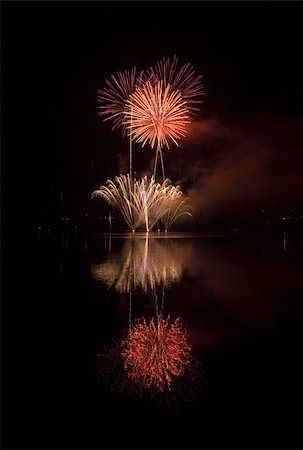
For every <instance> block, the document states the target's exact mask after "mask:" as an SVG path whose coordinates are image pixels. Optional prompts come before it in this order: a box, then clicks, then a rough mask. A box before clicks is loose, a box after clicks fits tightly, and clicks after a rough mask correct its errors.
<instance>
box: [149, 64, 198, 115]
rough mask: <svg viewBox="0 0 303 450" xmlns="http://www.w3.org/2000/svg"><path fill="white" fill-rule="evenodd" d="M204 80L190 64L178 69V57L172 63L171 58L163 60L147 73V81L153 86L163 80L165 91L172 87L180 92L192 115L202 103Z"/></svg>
mask: <svg viewBox="0 0 303 450" xmlns="http://www.w3.org/2000/svg"><path fill="white" fill-rule="evenodd" d="M202 78H203V77H202V75H198V76H197V75H195V71H194V68H193V66H192V65H191V64H189V63H187V64H184V65H183V66H181V67H180V68H178V59H177V57H176V55H175V56H174V58H173V60H172V61H171V60H170V58H166V59H165V58H162V60H161V61H158V62H157V64H156V66H155V67H150V69H149V70H148V71H147V73H146V79H148V80H149V81H150V82H151V83H152V84H153V85H156V84H157V83H158V82H159V81H160V80H161V81H162V82H163V88H164V89H166V87H167V86H170V87H171V89H172V90H173V91H179V92H180V93H181V96H182V99H183V100H185V101H186V107H187V109H188V111H189V113H190V114H191V115H193V114H194V112H195V111H198V109H199V108H197V104H199V103H202V101H201V100H199V99H198V97H200V96H201V95H203V94H204V92H203V85H202V83H201V80H202Z"/></svg>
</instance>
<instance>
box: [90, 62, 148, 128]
mask: <svg viewBox="0 0 303 450" xmlns="http://www.w3.org/2000/svg"><path fill="white" fill-rule="evenodd" d="M142 77H143V71H141V72H140V73H139V75H138V76H137V74H136V67H134V68H133V69H131V70H124V71H123V72H122V71H120V72H117V73H115V74H113V75H111V79H110V80H106V81H105V87H104V88H103V90H102V89H99V90H98V101H99V103H100V106H98V108H97V109H98V114H99V116H101V117H103V121H107V120H112V121H113V127H112V129H113V130H114V129H116V128H122V132H123V135H125V132H126V126H125V125H124V124H123V121H124V114H123V111H124V109H125V104H126V101H127V100H128V99H129V97H130V95H131V94H132V93H133V92H134V91H135V88H136V86H140V85H141V84H142Z"/></svg>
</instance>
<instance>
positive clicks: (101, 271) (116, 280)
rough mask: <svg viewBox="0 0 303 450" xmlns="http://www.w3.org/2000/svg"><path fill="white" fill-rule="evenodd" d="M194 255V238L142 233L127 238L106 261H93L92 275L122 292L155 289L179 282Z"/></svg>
mask: <svg viewBox="0 0 303 450" xmlns="http://www.w3.org/2000/svg"><path fill="white" fill-rule="evenodd" d="M191 255H192V244H191V242H187V241H184V240H182V243H181V242H178V241H177V240H175V239H174V240H170V239H157V238H156V239H155V238H149V237H148V236H146V237H145V239H144V238H141V237H139V236H138V237H137V238H136V239H127V240H126V241H125V243H124V246H123V247H122V250H121V251H120V252H119V253H118V254H116V255H112V254H110V255H109V256H108V259H107V260H106V261H105V262H102V263H92V264H91V273H92V278H93V279H94V280H96V281H100V282H102V283H105V284H106V286H107V287H108V288H112V287H113V288H114V289H115V290H116V291H117V292H119V293H130V292H133V291H134V290H136V289H138V288H141V289H142V290H143V291H144V292H145V293H148V292H149V291H150V292H154V291H155V289H156V287H157V286H162V287H165V288H167V287H169V286H170V285H171V284H172V283H176V282H178V280H180V278H181V276H182V273H183V269H184V267H185V266H186V263H187V261H189V260H190V258H191Z"/></svg>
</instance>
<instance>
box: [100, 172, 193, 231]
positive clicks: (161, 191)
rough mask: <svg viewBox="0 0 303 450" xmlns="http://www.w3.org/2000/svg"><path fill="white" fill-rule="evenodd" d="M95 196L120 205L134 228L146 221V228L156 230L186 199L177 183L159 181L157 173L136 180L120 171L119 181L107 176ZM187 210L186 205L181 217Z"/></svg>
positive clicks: (132, 228)
mask: <svg viewBox="0 0 303 450" xmlns="http://www.w3.org/2000/svg"><path fill="white" fill-rule="evenodd" d="M92 196H93V197H96V196H99V197H101V198H103V199H104V200H105V201H106V202H107V203H109V204H110V205H111V206H113V207H115V208H117V209H118V210H119V211H120V212H121V214H122V216H123V218H124V220H125V222H126V223H127V224H128V226H129V228H130V230H136V229H137V228H138V227H139V226H142V225H144V224H145V228H146V231H150V230H152V228H153V227H154V225H155V224H156V223H157V222H158V221H159V220H160V219H161V218H162V217H163V216H164V215H165V214H167V213H169V211H170V209H171V208H172V207H174V208H175V207H176V202H177V201H179V202H182V200H181V199H183V193H182V191H181V189H180V186H173V185H172V184H171V181H170V180H169V179H166V180H165V181H164V182H163V183H162V184H160V183H156V182H155V179H154V177H152V178H151V179H148V178H147V176H145V177H142V178H141V180H136V179H134V180H132V179H131V178H130V177H129V175H127V176H126V175H120V176H119V177H116V178H115V181H112V180H107V182H106V186H101V187H100V189H99V190H96V191H94V192H93V194H92ZM185 214H190V213H189V212H188V211H187V210H185V208H184V210H183V211H182V212H180V214H179V215H178V217H180V216H181V215H185ZM169 216H171V214H170V215H169ZM176 218H177V216H175V219H176Z"/></svg>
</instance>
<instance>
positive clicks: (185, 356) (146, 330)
mask: <svg viewBox="0 0 303 450" xmlns="http://www.w3.org/2000/svg"><path fill="white" fill-rule="evenodd" d="M169 321H170V317H169V316H168V317H167V319H164V318H163V317H162V315H161V314H160V315H159V317H157V319H156V320H155V319H154V318H152V319H151V320H150V322H149V323H147V322H146V320H145V318H142V319H138V320H136V322H135V324H134V325H133V326H132V329H131V331H130V332H129V334H128V337H127V339H125V340H124V341H123V342H122V348H123V350H122V356H123V358H124V367H125V370H126V371H127V372H128V376H129V378H130V379H131V380H132V381H133V382H135V383H139V384H142V385H143V386H144V387H146V388H150V387H157V388H158V389H160V390H161V391H164V389H166V388H168V389H169V388H170V385H171V382H172V379H173V378H174V377H179V376H180V375H182V373H183V372H184V369H185V367H186V366H187V365H188V364H189V363H190V357H191V347H190V345H189V344H188V335H187V331H186V329H185V328H183V326H182V325H181V323H180V318H178V319H176V320H175V321H174V322H172V323H171V324H170V323H169Z"/></svg>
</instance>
